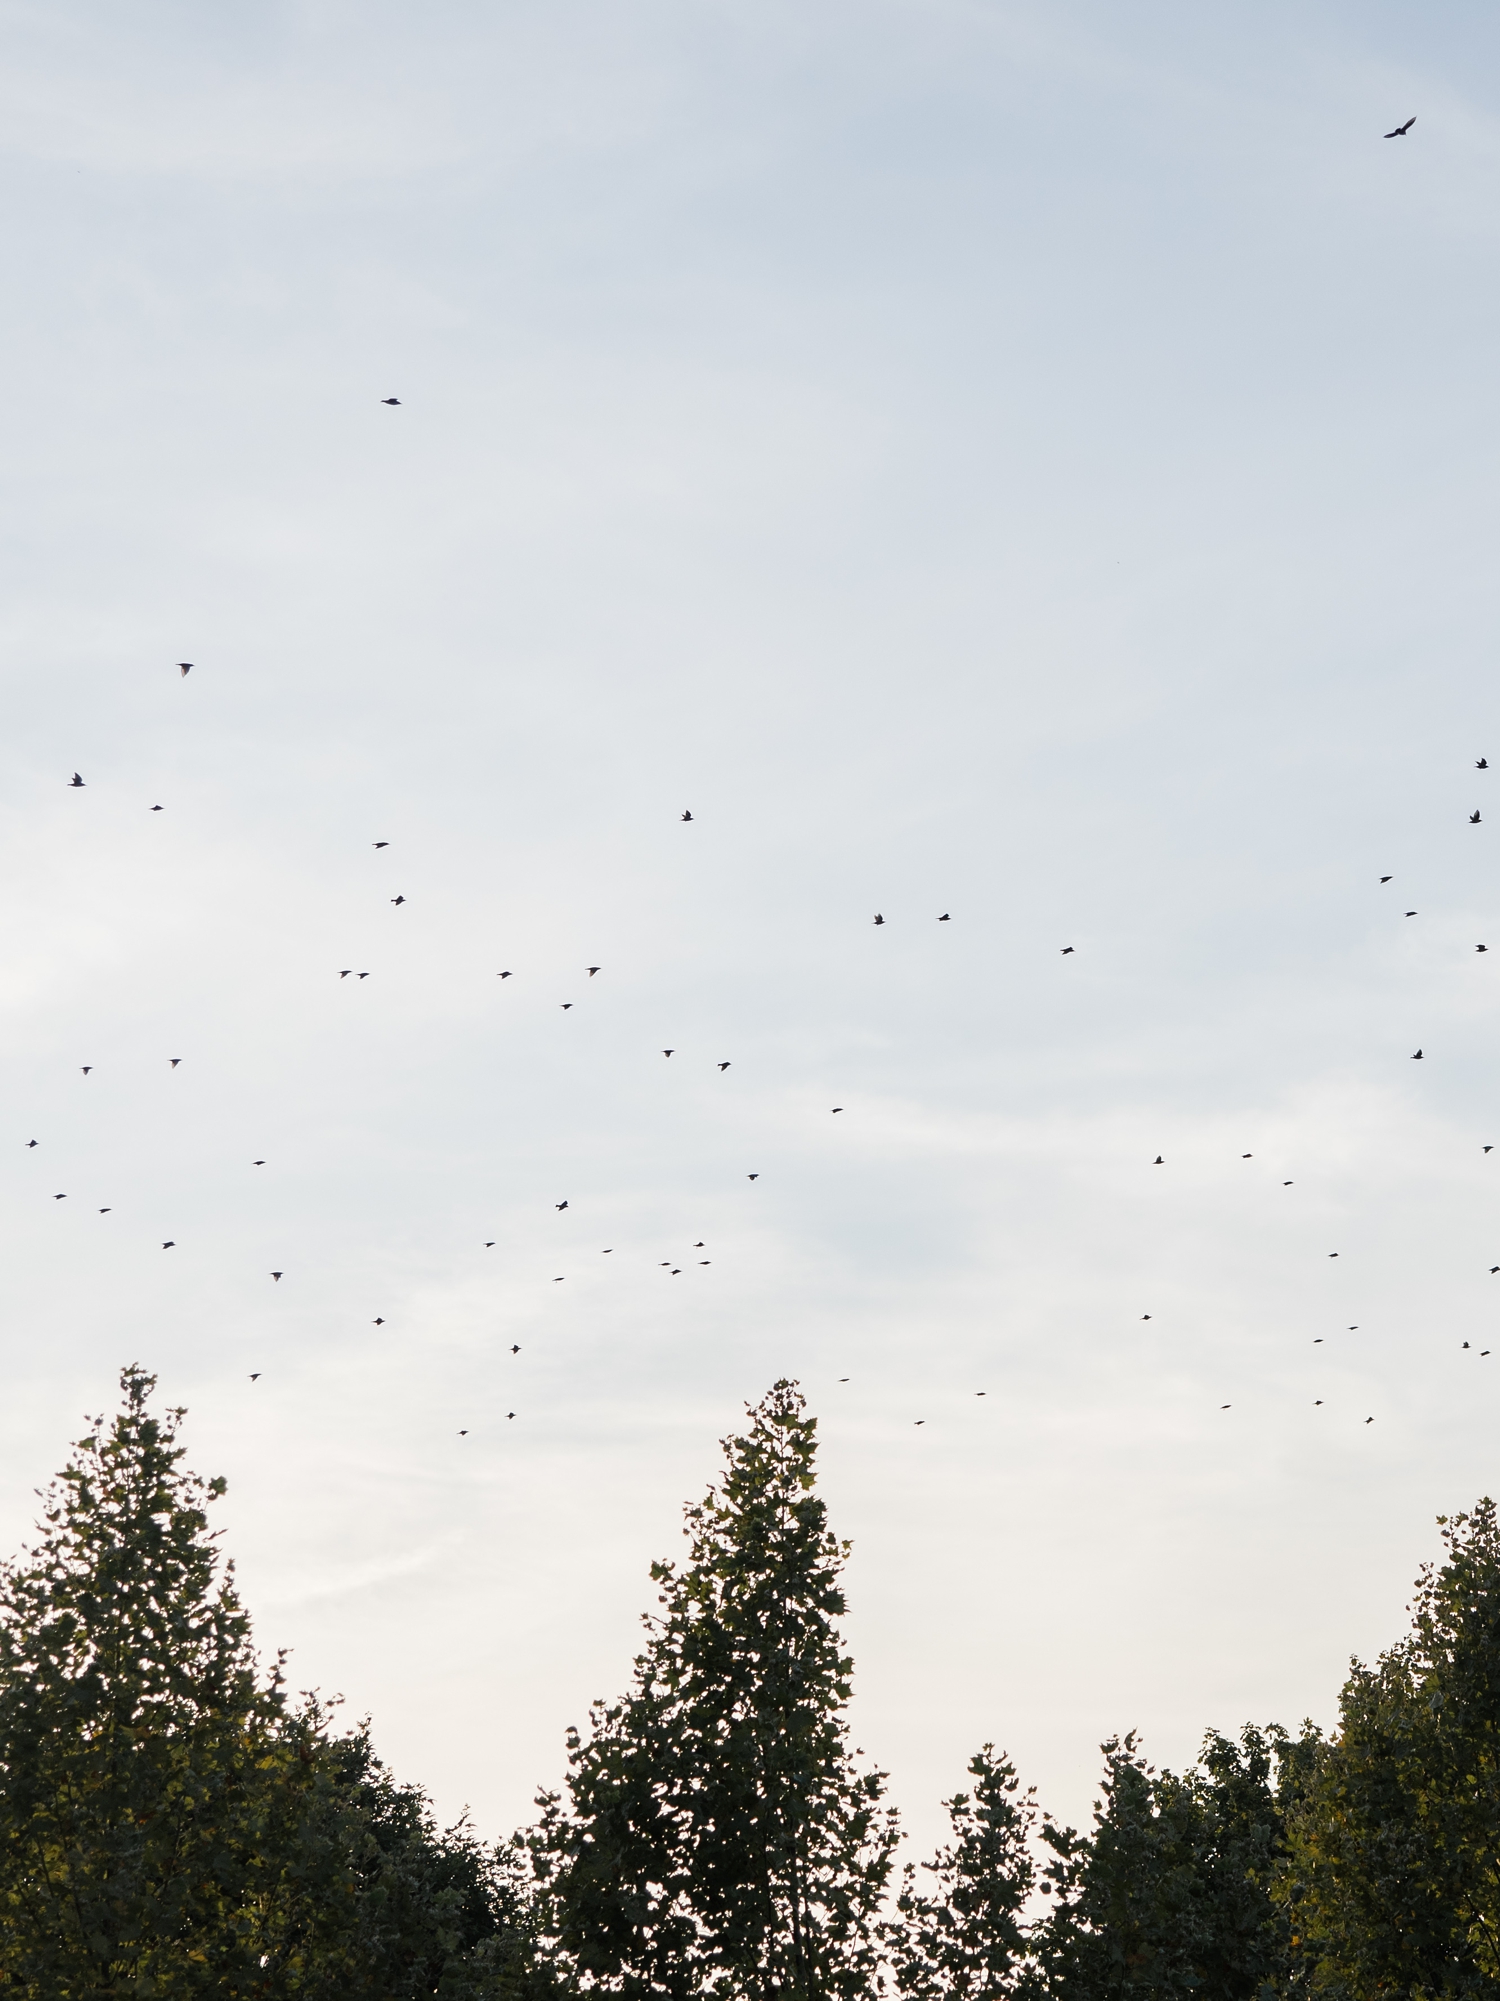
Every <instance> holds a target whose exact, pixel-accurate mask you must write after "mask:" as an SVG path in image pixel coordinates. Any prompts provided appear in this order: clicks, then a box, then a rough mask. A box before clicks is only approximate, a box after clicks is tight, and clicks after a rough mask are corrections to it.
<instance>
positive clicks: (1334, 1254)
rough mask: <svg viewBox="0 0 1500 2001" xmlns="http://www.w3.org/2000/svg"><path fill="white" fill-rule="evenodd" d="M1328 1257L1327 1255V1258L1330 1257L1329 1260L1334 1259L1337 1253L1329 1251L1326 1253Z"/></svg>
mask: <svg viewBox="0 0 1500 2001" xmlns="http://www.w3.org/2000/svg"><path fill="white" fill-rule="evenodd" d="M1328 1255H1329V1256H1330V1257H1331V1258H1336V1257H1337V1256H1338V1252H1337V1251H1330V1252H1329V1253H1328Z"/></svg>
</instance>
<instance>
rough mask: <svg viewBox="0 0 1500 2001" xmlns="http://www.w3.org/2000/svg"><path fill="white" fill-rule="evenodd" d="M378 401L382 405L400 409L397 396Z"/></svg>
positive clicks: (382, 398)
mask: <svg viewBox="0 0 1500 2001" xmlns="http://www.w3.org/2000/svg"><path fill="white" fill-rule="evenodd" d="M380 400H381V402H382V403H387V404H391V405H393V406H394V407H395V408H396V409H398V410H399V409H400V408H401V398H400V397H399V396H382V397H381V399H380Z"/></svg>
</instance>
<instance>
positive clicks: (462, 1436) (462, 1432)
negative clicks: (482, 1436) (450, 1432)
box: [458, 1431, 469, 1438]
mask: <svg viewBox="0 0 1500 2001" xmlns="http://www.w3.org/2000/svg"><path fill="white" fill-rule="evenodd" d="M458 1435H459V1437H460V1438H467V1437H468V1435H469V1434H468V1432H466V1431H461V1432H460V1433H459V1434H458Z"/></svg>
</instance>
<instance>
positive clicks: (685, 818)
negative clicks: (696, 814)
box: [682, 813, 693, 820]
mask: <svg viewBox="0 0 1500 2001" xmlns="http://www.w3.org/2000/svg"><path fill="white" fill-rule="evenodd" d="M682 817H683V819H684V820H691V819H692V817H693V816H692V814H691V813H684V814H683V816H682Z"/></svg>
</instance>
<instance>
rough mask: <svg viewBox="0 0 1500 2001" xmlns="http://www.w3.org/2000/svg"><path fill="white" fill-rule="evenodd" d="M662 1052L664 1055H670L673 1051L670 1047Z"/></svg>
mask: <svg viewBox="0 0 1500 2001" xmlns="http://www.w3.org/2000/svg"><path fill="white" fill-rule="evenodd" d="M661 1053H662V1055H663V1056H670V1055H671V1053H672V1052H671V1050H670V1049H664V1050H663V1051H662V1052H661Z"/></svg>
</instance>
